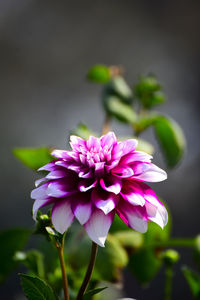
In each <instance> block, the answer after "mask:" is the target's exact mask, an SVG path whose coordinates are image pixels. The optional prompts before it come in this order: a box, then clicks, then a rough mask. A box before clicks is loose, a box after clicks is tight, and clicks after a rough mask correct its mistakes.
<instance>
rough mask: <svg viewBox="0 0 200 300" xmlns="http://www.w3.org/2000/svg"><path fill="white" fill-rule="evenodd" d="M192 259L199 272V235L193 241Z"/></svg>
mask: <svg viewBox="0 0 200 300" xmlns="http://www.w3.org/2000/svg"><path fill="white" fill-rule="evenodd" d="M194 259H195V262H196V264H197V266H198V269H199V271H200V235H198V236H197V237H196V239H195V248H194Z"/></svg>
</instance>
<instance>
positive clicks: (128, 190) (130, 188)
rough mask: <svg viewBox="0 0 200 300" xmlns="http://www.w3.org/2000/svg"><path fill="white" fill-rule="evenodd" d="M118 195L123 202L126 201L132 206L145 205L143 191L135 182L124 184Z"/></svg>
mask: <svg viewBox="0 0 200 300" xmlns="http://www.w3.org/2000/svg"><path fill="white" fill-rule="evenodd" d="M120 194H121V195H122V197H123V199H124V200H126V201H128V202H129V203H130V204H132V205H140V206H144V204H145V199H144V193H143V190H142V188H140V186H139V185H138V184H137V183H135V182H132V183H128V182H127V183H126V182H125V184H124V186H123V189H122V191H121V193H120Z"/></svg>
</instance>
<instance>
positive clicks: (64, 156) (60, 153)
mask: <svg viewBox="0 0 200 300" xmlns="http://www.w3.org/2000/svg"><path fill="white" fill-rule="evenodd" d="M68 153H69V151H67V150H58V149H55V150H53V151H52V152H51V155H52V156H54V157H56V158H60V159H68V158H69V154H68Z"/></svg>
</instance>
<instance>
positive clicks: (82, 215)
mask: <svg viewBox="0 0 200 300" xmlns="http://www.w3.org/2000/svg"><path fill="white" fill-rule="evenodd" d="M73 213H74V215H75V217H76V218H77V219H78V221H79V222H80V224H81V225H83V224H85V223H86V222H87V221H88V220H89V218H90V216H91V213H92V205H91V203H90V202H85V203H84V202H81V203H78V204H77V205H74V209H73Z"/></svg>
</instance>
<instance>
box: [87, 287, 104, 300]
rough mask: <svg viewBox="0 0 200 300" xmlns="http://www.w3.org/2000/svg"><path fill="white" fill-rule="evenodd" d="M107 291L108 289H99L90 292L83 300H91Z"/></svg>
mask: <svg viewBox="0 0 200 300" xmlns="http://www.w3.org/2000/svg"><path fill="white" fill-rule="evenodd" d="M105 289H107V287H106V286H105V287H103V288H97V289H94V290H91V291H88V292H87V293H85V295H84V296H83V300H90V299H91V297H92V296H94V295H96V294H99V293H101V292H102V291H103V290H105Z"/></svg>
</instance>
